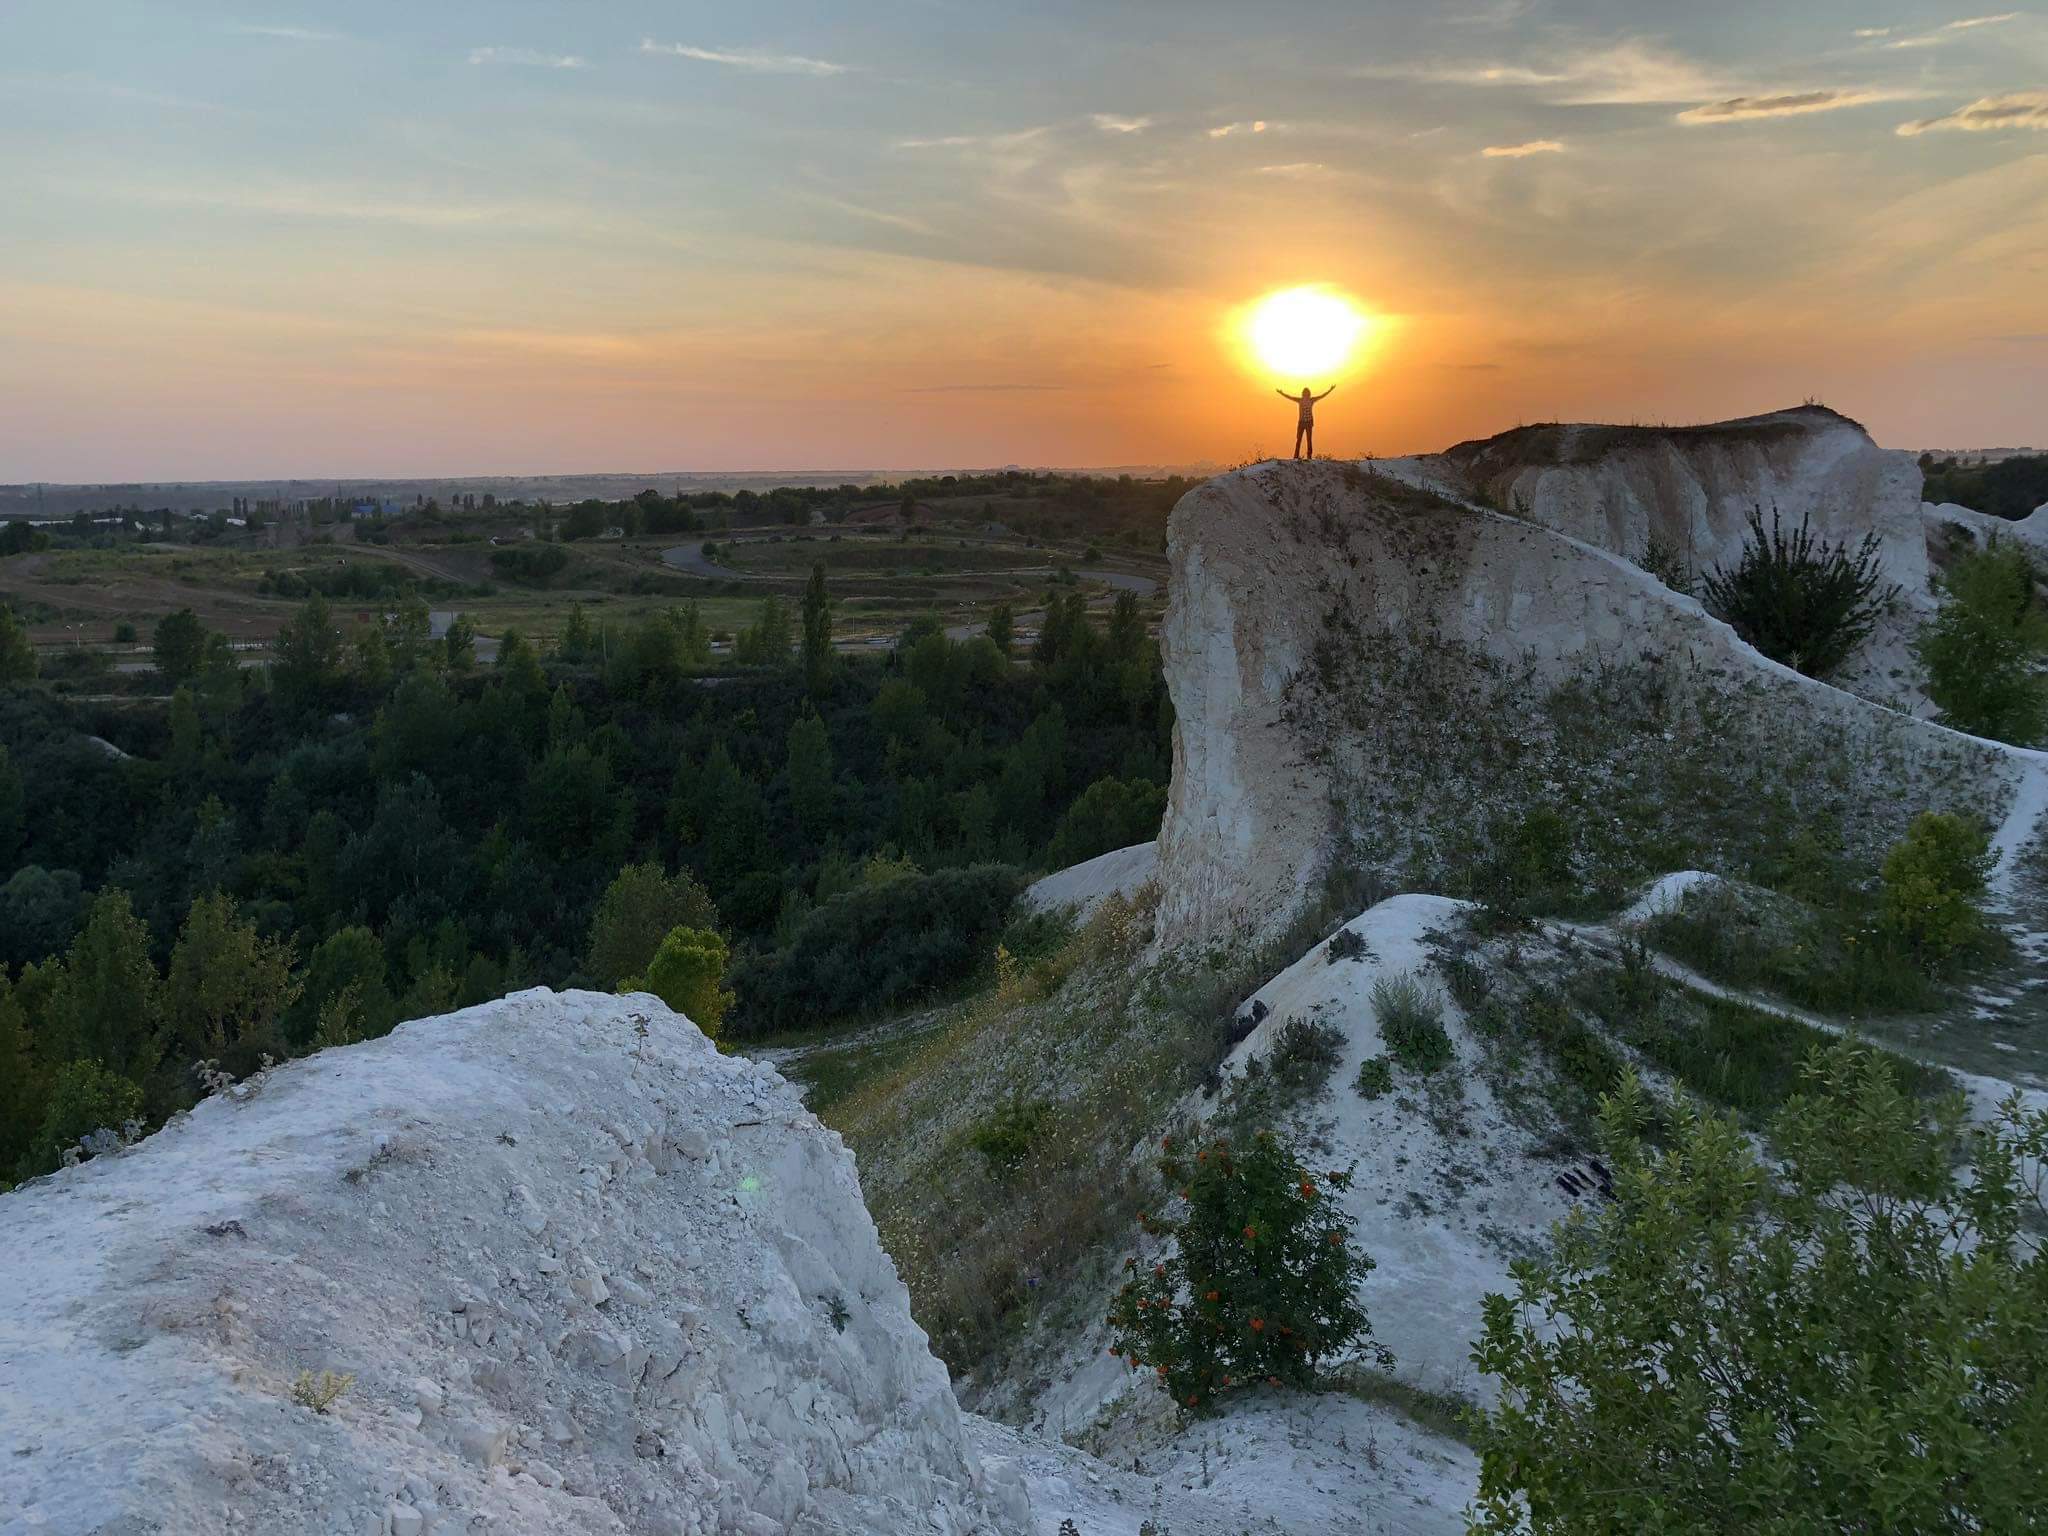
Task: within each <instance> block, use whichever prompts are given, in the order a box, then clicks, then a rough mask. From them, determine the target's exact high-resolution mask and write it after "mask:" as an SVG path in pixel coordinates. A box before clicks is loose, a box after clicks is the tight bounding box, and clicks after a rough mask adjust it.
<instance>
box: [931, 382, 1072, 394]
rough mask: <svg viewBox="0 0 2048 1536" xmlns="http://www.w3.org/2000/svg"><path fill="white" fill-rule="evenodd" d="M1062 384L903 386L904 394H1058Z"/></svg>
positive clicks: (1063, 386)
mask: <svg viewBox="0 0 2048 1536" xmlns="http://www.w3.org/2000/svg"><path fill="white" fill-rule="evenodd" d="M1066 387H1067V386H1066V385H1064V384H912V385H908V386H906V387H905V389H904V391H903V393H905V394H906V395H1016V394H1034V395H1035V394H1059V393H1062V392H1064V391H1065V390H1066Z"/></svg>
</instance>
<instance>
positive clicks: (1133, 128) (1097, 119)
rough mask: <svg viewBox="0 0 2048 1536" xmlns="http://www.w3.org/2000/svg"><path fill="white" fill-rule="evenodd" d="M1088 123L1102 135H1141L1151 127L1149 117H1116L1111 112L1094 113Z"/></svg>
mask: <svg viewBox="0 0 2048 1536" xmlns="http://www.w3.org/2000/svg"><path fill="white" fill-rule="evenodd" d="M1089 121H1090V122H1092V123H1094V124H1095V126H1096V127H1097V128H1100V129H1101V130H1102V131H1103V132H1104V133H1143V132H1144V131H1145V130H1146V129H1147V128H1150V127H1151V126H1152V119H1151V118H1149V117H1118V116H1117V115H1116V114H1115V113H1113V112H1096V113H1093V114H1091V116H1090V117H1089Z"/></svg>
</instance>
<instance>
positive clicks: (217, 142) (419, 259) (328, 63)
mask: <svg viewBox="0 0 2048 1536" xmlns="http://www.w3.org/2000/svg"><path fill="white" fill-rule="evenodd" d="M1998 3H1999V0H1964V3H1963V4H1962V5H1960V6H1943V5H1939V4H1923V3H1897V0H1803V3H1800V4H1796V5H1788V4H1785V3H1784V0H1771V3H1767V4H1752V3H1747V0H1720V3H1716V4H1713V5H1703V4H1699V3H1697V0H1433V3H1427V4H1405V5H1397V4H1391V3H1386V0H1295V3H1285V0H1267V3H1264V4H1259V5H1250V4H1245V3H1243V0H1236V3H1232V4H1223V3H1219V0H1173V3H1166V0H1148V3H1133V0H1125V3H1118V0H1033V3H1029V4H1008V3H988V0H981V3H967V0H900V3H849V0H806V3H784V0H748V3H747V4H744V5H736V4H733V3H731V0H725V3H721V4H717V5H710V4H696V3H679V0H660V3H656V0H581V3H574V4H572V3H565V0H552V3H542V0H489V3H472V0H436V3H434V4H431V5H423V4H420V3H418V0H402V3H400V0H347V3H346V4H344V3H341V0H323V3H319V4H306V5H290V6H274V5H262V4H257V3H254V0H250V3H247V4H241V5H237V4H234V3H232V0H227V3H224V4H222V5H218V6H215V5H192V4H184V3H179V0H147V3H103V0H5V3H4V4H0V482H10V481H11V482H21V481H29V480H50V481H93V482H99V481H125V480H168V479H201V478H240V477H257V476H273V475H277V476H282V475H297V476H308V477H320V476H327V475H336V476H339V475H351V476H354V475H380V474H389V475H453V474H489V473H493V472H498V473H508V474H509V473H573V472H595V471H601V470H639V469H646V470H649V471H654V470H660V469H701V470H714V471H715V470H732V469H740V468H788V469H831V468H847V469H861V468H907V467H925V468H970V467H984V466H990V465H1002V464H1034V465H1065V466H1079V465H1125V464H1179V463H1190V462H1196V461H1216V462H1221V463H1230V462H1236V461H1240V460H1244V459H1248V458H1251V457H1254V456H1258V455H1261V454H1267V453H1272V452H1274V451H1276V450H1277V451H1281V452H1285V451H1286V450H1287V449H1288V448H1289V446H1290V444H1291V438H1292V432H1293V414H1292V412H1291V410H1290V408H1289V407H1288V406H1287V405H1286V404H1285V403H1284V402H1282V401H1279V400H1276V399H1274V397H1273V395H1272V393H1271V391H1272V389H1273V388H1274V387H1276V386H1285V387H1288V388H1295V387H1298V386H1299V385H1301V384H1304V383H1311V384H1314V385H1315V387H1317V388H1318V389H1320V388H1322V387H1324V386H1325V385H1327V384H1330V383H1335V384H1336V385H1337V386H1338V388H1337V393H1336V394H1335V395H1334V396H1332V397H1331V398H1330V399H1329V400H1328V401H1326V402H1325V403H1324V404H1323V405H1322V406H1321V407H1319V408H1318V422H1319V441H1318V444H1317V446H1318V447H1319V448H1321V449H1323V450H1325V451H1335V452H1341V453H1367V452H1370V453H1377V454H1393V453H1406V452H1416V451H1425V450H1430V449H1435V448H1440V447H1444V446H1447V445H1448V444H1450V443H1452V442H1455V441H1458V440H1461V439H1464V438H1468V437H1474V436H1483V435H1486V434H1489V433H1492V432H1496V431H1500V430H1504V429H1506V428H1509V427H1512V426H1515V425H1517V424H1519V423H1524V422H1530V421H1547V420H1604V421H1621V422H1660V421H1671V422H1679V421H1699V420H1713V419H1719V418H1723V417H1728V416H1734V415H1742V414H1748V413H1753V412H1758V411H1764V410H1770V409H1775V408H1779V407H1782V406H1786V405H1792V404H1797V403H1799V402H1801V401H1803V400H1806V399H1809V398H1811V399H1818V400H1821V401H1823V402H1825V403H1827V404H1829V405H1831V406H1834V407H1836V408H1837V409H1839V410H1843V411H1846V412H1847V413H1849V414H1850V415H1852V416H1855V417H1856V418H1858V419H1859V420H1861V421H1863V422H1865V423H1866V425H1868V426H1869V427H1870V429H1871V431H1872V432H1873V434H1874V435H1875V436H1876V437H1877V439H1878V441H1879V442H1881V443H1884V444H1886V445H1887V446H1893V447H1911V448H1919V447H1926V446H1951V447H1969V446H1991V445H2006V444H2021V443H2032V444H2044V443H2048V11H2043V10H2038V9H2035V10H2016V11H2000V10H1993V9H1981V10H1980V9H1974V8H1972V7H1973V6H1996V5H1997V4H1998ZM1303 283H1321V284H1329V285H1332V286H1333V287H1335V288H1338V289H1340V290H1342V291H1344V292H1346V293H1348V294H1350V295H1352V296H1353V298H1354V299H1355V301H1356V303H1357V304H1358V305H1359V306H1360V307H1361V308H1363V309H1364V310H1365V311H1367V312H1368V313H1369V314H1370V315H1371V316H1373V317H1374V326H1373V329H1372V333H1371V335H1372V341H1371V345H1370V346H1369V347H1368V348H1366V349H1365V351H1364V352H1363V354H1362V355H1361V356H1360V357H1359V358H1358V359H1357V360H1356V362H1355V364H1354V366H1352V367H1351V368H1350V369H1349V370H1348V371H1346V372H1344V373H1343V374H1341V375H1340V376H1338V377H1335V378H1329V379H1317V380H1293V379H1278V378H1273V377H1270V376H1268V375H1266V374H1264V373H1262V372H1260V371H1259V370H1256V369H1254V368H1251V367H1248V366H1247V365H1246V362H1245V359H1244V358H1243V357H1242V355H1241V352H1240V349H1239V348H1237V347H1236V346H1235V345H1234V343H1233V340H1232V333H1231V329H1230V323H1231V317H1232V315H1233V314H1234V313H1235V312H1236V311H1238V310H1239V309H1240V307H1241V306H1243V305H1245V304H1246V303H1248V302H1250V301H1251V300H1253V299H1255V298H1256V297H1258V296H1259V295H1260V294H1262V293H1265V292H1268V291H1270V290H1273V289H1276V288H1282V287H1288V286H1292V285H1295V284H1303Z"/></svg>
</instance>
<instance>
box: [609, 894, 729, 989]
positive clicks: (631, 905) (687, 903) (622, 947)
mask: <svg viewBox="0 0 2048 1536" xmlns="http://www.w3.org/2000/svg"><path fill="white" fill-rule="evenodd" d="M717 925H718V909H717V907H715V906H713V905H712V903H711V897H710V895H709V894H708V893H707V892H706V891H705V889H704V887H703V886H701V885H699V884H698V883H697V882H696V880H695V879H694V878H693V877H692V876H691V875H690V874H689V872H688V871H687V870H685V871H679V872H678V873H676V874H673V875H671V874H669V873H668V872H667V871H666V870H664V869H663V868H662V867H661V866H660V865H659V864H628V865H627V866H626V867H625V868H624V869H622V870H620V871H619V872H618V874H617V875H615V876H614V877H613V878H612V883H611V884H610V885H608V886H606V887H605V892H604V895H603V896H601V897H600V898H598V903H597V910H596V911H595V912H593V913H592V914H591V919H590V943H589V946H588V948H587V951H586V953H585V961H584V963H585V965H586V967H587V968H588V970H589V971H590V975H591V978H592V980H594V981H595V982H596V983H597V985H598V986H600V987H602V988H604V989H605V990H606V991H616V990H618V987H619V983H620V982H621V981H623V980H624V979H625V978H626V977H628V976H637V975H639V974H640V973H641V972H643V971H645V970H646V969H647V967H648V965H649V963H650V962H651V961H652V960H653V959H654V953H655V951H656V950H658V949H659V948H660V947H661V941H662V940H663V939H664V938H666V937H667V936H668V934H669V932H670V930H671V929H675V928H715V927H717Z"/></svg>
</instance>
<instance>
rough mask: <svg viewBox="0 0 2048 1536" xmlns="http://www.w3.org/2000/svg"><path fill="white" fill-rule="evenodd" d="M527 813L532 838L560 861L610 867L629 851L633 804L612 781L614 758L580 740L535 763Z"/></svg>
mask: <svg viewBox="0 0 2048 1536" xmlns="http://www.w3.org/2000/svg"><path fill="white" fill-rule="evenodd" d="M525 809H526V817H525V821H526V829H527V836H528V838H529V839H530V840H531V841H532V843H533V846H534V848H535V850H536V851H538V852H539V853H541V854H542V855H543V856H545V857H547V858H549V859H551V860H554V861H555V862H556V863H559V864H578V863H583V862H585V861H589V862H593V863H596V864H599V865H610V864H615V863H617V862H618V860H619V857H620V855H622V854H623V853H624V852H625V851H626V840H627V838H628V836H629V835H630V833H631V829H632V828H631V822H632V814H633V804H632V801H631V800H630V799H629V798H628V797H627V796H626V795H625V794H624V793H623V792H622V791H621V790H620V789H619V787H618V785H617V784H615V783H614V782H613V781H612V762H611V759H610V758H609V757H606V756H604V755H603V754H602V753H599V752H593V751H592V750H591V749H590V748H589V747H587V746H585V745H583V744H582V743H580V742H579V743H577V744H576V745H574V746H570V747H551V748H549V749H548V751H547V752H546V753H545V754H544V755H543V756H542V757H541V760H540V761H539V762H538V763H536V764H535V765H534V769H533V776H532V777H531V778H529V779H528V780H527V783H526V806H525Z"/></svg>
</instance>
